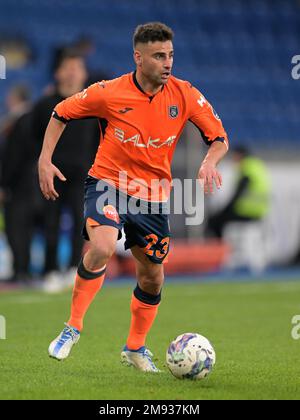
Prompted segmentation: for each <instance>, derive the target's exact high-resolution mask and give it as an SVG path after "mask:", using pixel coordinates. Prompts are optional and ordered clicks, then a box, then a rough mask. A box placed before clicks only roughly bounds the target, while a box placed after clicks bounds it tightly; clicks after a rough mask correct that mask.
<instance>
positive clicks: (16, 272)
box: [0, 85, 35, 283]
mask: <svg viewBox="0 0 300 420" xmlns="http://www.w3.org/2000/svg"><path fill="white" fill-rule="evenodd" d="M6 106H7V109H8V113H7V114H6V116H5V117H4V118H3V119H2V139H3V140H2V154H1V179H0V182H1V184H0V190H1V191H0V192H1V194H0V197H1V199H2V204H3V208H4V220H5V233H6V236H7V240H8V243H9V245H10V247H11V250H12V254H13V276H12V277H11V278H10V279H9V280H10V281H11V282H13V283H20V282H27V281H28V280H29V278H30V274H29V265H30V244H31V240H32V227H33V212H34V209H33V206H32V201H33V200H32V198H33V197H32V195H33V191H34V189H33V182H34V181H33V180H34V179H35V177H34V167H35V159H34V147H35V144H34V142H33V141H32V136H31V135H30V129H31V113H30V110H31V104H30V91H29V89H28V87H27V86H25V85H17V86H15V87H13V88H12V89H11V91H10V92H9V93H8V95H7V98H6Z"/></svg>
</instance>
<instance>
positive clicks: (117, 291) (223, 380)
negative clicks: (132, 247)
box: [0, 280, 300, 400]
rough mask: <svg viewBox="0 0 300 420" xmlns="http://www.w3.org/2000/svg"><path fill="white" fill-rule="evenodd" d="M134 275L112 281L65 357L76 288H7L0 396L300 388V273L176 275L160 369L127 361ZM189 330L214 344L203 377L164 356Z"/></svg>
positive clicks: (233, 395)
mask: <svg viewBox="0 0 300 420" xmlns="http://www.w3.org/2000/svg"><path fill="white" fill-rule="evenodd" d="M134 284H135V283H134V282H132V284H123V285H120V286H118V287H113V286H107V287H104V288H103V290H102V291H101V292H100V293H99V294H98V296H97V298H96V300H95V301H94V302H93V304H92V306H91V308H90V310H89V312H88V315H87V317H86V321H85V330H84V333H83V334H82V337H81V339H80V342H79V344H78V345H77V346H75V347H74V349H73V352H72V353H71V356H70V358H69V359H67V360H66V361H64V362H58V361H55V360H53V359H50V358H49V357H48V355H47V349H48V345H49V343H50V341H51V340H52V339H53V338H54V337H56V335H58V333H59V332H60V331H61V329H62V327H63V322H64V321H65V320H66V319H67V316H68V312H69V302H70V296H71V294H70V293H69V292H66V293H63V294H59V295H55V296H53V295H52V296H49V295H44V294H41V293H38V292H31V291H28V292H14V293H4V294H1V295H0V314H1V315H4V316H5V318H6V322H7V339H6V340H0V399H96V400H104V399H124V400H130V399H145V400H149V399H154V400H155V399H172V400H186V399H197V400H201V399H299V398H300V363H299V354H300V340H299V341H297V340H293V339H292V337H291V330H292V323H291V320H292V318H293V316H294V315H297V314H300V281H298V282H297V281H294V282H290V281H289V282H287V281H281V282H272V283H271V282H261V283H259V282H254V283H210V284H209V283H204V284H202V283H192V282H188V280H186V283H171V284H169V285H168V284H167V285H166V286H165V287H164V291H163V300H162V304H161V307H160V311H159V315H158V318H157V319H156V321H155V324H154V326H153V328H152V331H151V334H150V336H149V338H148V343H147V344H148V347H149V348H150V349H151V350H152V352H154V354H155V358H156V362H157V365H158V366H159V367H160V368H161V369H163V373H160V374H145V373H141V372H138V371H136V370H135V369H133V368H128V367H125V366H122V365H121V364H120V361H119V357H120V351H121V348H122V346H123V345H124V343H125V340H126V335H127V331H128V325H129V319H130V318H129V301H130V295H131V290H132V288H133V286H134ZM184 332H198V333H200V334H203V335H205V336H207V337H208V338H209V339H210V340H211V341H212V343H213V345H214V347H215V350H216V354H217V363H216V366H215V369H214V371H213V373H212V374H211V376H210V377H209V378H207V379H205V380H203V381H189V380H184V381H181V380H178V379H176V378H174V377H173V376H172V375H171V374H170V373H169V372H168V371H167V368H166V366H165V352H166V349H167V346H168V344H169V342H170V341H171V340H172V339H173V338H175V337H176V336H177V335H179V334H181V333H184Z"/></svg>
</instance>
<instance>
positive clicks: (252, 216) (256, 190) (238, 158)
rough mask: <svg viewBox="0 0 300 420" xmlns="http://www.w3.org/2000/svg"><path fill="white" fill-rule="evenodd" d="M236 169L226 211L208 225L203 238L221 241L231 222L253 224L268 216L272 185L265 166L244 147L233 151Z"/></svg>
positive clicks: (223, 210) (214, 217) (217, 215)
mask: <svg viewBox="0 0 300 420" xmlns="http://www.w3.org/2000/svg"><path fill="white" fill-rule="evenodd" d="M232 157H233V161H234V162H235V163H236V165H237V174H236V186H235V190H234V193H233V195H232V197H231V199H230V201H229V202H228V203H227V205H226V207H225V208H224V209H222V210H221V211H219V212H218V213H216V214H213V215H212V216H211V217H210V218H209V219H208V221H207V226H206V236H207V237H214V238H219V239H221V238H222V237H223V232H224V228H225V226H226V225H227V224H228V223H230V222H245V223H248V222H252V221H257V220H261V219H263V218H264V217H265V216H266V215H267V214H268V212H269V208H270V194H271V182H270V175H269V172H268V169H267V168H266V165H265V163H264V162H263V161H262V160H261V159H259V158H257V157H255V156H252V155H251V154H250V152H249V150H247V148H245V147H243V146H236V147H235V148H233V149H232Z"/></svg>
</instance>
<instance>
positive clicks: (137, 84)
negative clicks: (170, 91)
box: [132, 71, 165, 98]
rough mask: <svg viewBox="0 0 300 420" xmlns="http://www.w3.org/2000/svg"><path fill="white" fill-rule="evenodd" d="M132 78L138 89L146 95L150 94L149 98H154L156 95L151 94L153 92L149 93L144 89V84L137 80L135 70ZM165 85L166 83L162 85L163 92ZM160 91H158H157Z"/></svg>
mask: <svg viewBox="0 0 300 420" xmlns="http://www.w3.org/2000/svg"><path fill="white" fill-rule="evenodd" d="M132 80H133V83H134V84H135V86H136V87H137V88H138V90H139V91H140V92H142V93H143V94H144V95H146V96H148V98H153V97H154V96H155V95H151V93H147V92H145V91H144V90H143V88H142V86H141V85H140V84H139V82H138V81H137V78H136V71H134V72H133V75H132ZM164 87H165V85H162V87H161V90H160V91H161V92H162V91H163V89H164ZM157 93H158V92H157ZM157 93H156V95H157Z"/></svg>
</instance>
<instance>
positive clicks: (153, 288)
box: [139, 272, 164, 295]
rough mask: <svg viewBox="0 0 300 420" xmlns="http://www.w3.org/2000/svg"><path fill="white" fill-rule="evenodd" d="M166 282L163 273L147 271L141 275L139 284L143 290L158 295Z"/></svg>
mask: <svg viewBox="0 0 300 420" xmlns="http://www.w3.org/2000/svg"><path fill="white" fill-rule="evenodd" d="M163 282H164V275H163V273H160V272H159V273H147V274H141V275H140V276H139V284H140V287H141V289H142V290H144V291H145V292H147V293H150V294H151V295H158V294H159V293H160V291H161V289H162V286H163Z"/></svg>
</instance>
